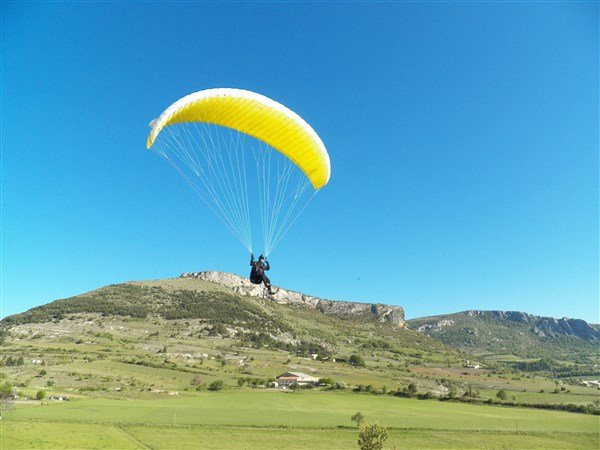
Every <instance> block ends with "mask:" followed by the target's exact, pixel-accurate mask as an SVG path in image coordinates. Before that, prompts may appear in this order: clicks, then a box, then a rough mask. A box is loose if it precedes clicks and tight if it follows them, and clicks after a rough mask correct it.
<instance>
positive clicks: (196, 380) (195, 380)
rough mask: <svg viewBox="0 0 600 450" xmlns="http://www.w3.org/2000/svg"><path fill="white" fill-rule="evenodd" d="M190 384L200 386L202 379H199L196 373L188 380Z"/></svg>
mask: <svg viewBox="0 0 600 450" xmlns="http://www.w3.org/2000/svg"><path fill="white" fill-rule="evenodd" d="M190 384H191V385H192V386H194V387H198V386H200V384H202V380H201V379H200V377H199V376H198V375H196V376H195V377H194V378H192V381H190Z"/></svg>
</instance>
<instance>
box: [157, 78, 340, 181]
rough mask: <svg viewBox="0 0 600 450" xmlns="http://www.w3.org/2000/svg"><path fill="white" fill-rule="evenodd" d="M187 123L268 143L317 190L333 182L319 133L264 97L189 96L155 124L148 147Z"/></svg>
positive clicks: (226, 92)
mask: <svg viewBox="0 0 600 450" xmlns="http://www.w3.org/2000/svg"><path fill="white" fill-rule="evenodd" d="M185 122H206V123H211V124H215V125H220V126H223V127H227V128H232V129H234V130H237V131H240V132H242V133H245V134H248V135H250V136H252V137H254V138H256V139H259V140H261V141H263V142H265V143H266V144H268V145H270V146H271V147H273V148H274V149H276V150H277V151H279V152H281V153H282V154H284V155H285V156H286V157H288V158H289V159H291V160H292V161H293V162H294V163H295V164H296V165H297V166H298V167H299V168H300V169H301V170H302V171H303V172H304V174H305V175H306V176H307V178H308V179H309V180H310V182H311V184H312V186H313V188H314V189H320V188H322V187H323V186H325V185H326V184H327V182H328V181H329V176H330V173H331V166H330V162H329V155H328V154H327V150H326V149H325V145H323V141H321V139H320V138H319V136H318V135H317V133H315V131H314V130H313V129H312V128H311V126H310V125H309V124H308V123H306V122H305V121H304V119H302V118H301V117H300V116H299V115H297V114H296V113H294V112H293V111H291V110H290V109H288V108H286V107H285V106H283V105H282V104H280V103H277V102H276V101H274V100H271V99H270V98H267V97H265V96H264V95H260V94H257V93H255V92H250V91H245V90H242V89H227V88H221V89H206V90H203V91H199V92H196V93H194V94H190V95H187V96H185V97H183V98H181V99H180V100H177V101H176V102H175V103H173V104H172V105H171V106H169V107H168V108H167V109H166V110H165V111H164V112H163V113H162V114H161V115H160V117H159V118H158V119H156V120H154V121H153V122H152V123H151V127H152V129H151V130H150V134H149V135H148V142H147V147H148V148H150V147H152V145H153V144H154V141H155V139H156V138H157V137H158V134H159V133H160V132H161V130H162V129H163V128H165V127H166V126H168V125H172V124H177V123H185Z"/></svg>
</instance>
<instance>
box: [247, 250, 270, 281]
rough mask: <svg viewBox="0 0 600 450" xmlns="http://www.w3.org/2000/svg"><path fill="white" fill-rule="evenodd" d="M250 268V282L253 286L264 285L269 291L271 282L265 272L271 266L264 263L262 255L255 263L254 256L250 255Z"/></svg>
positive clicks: (266, 262)
mask: <svg viewBox="0 0 600 450" xmlns="http://www.w3.org/2000/svg"><path fill="white" fill-rule="evenodd" d="M250 266H251V267H252V269H251V270H250V282H252V283H253V284H261V283H265V287H267V288H268V289H271V280H269V278H267V275H266V274H265V270H269V269H270V268H271V266H270V264H269V262H268V261H265V258H264V257H263V255H260V256H259V257H258V261H255V260H254V254H253V253H250Z"/></svg>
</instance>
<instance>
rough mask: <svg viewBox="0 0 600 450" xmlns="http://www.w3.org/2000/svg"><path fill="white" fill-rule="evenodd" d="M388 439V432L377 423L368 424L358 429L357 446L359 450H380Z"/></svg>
mask: <svg viewBox="0 0 600 450" xmlns="http://www.w3.org/2000/svg"><path fill="white" fill-rule="evenodd" d="M387 438H388V432H387V430H386V429H385V428H383V427H381V426H379V424H377V423H369V424H366V425H363V426H361V427H360V430H359V432H358V446H359V447H360V449H361V450H381V449H382V448H383V443H384V442H385V441H386V440H387Z"/></svg>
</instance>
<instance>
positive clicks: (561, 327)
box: [407, 311, 600, 370]
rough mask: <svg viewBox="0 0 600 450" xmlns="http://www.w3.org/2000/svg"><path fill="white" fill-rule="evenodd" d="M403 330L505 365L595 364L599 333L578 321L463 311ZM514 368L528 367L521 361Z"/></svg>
mask: <svg viewBox="0 0 600 450" xmlns="http://www.w3.org/2000/svg"><path fill="white" fill-rule="evenodd" d="M407 326H408V327H409V328H411V329H413V330H415V331H417V332H419V333H422V334H425V335H427V336H429V337H432V338H435V339H439V340H441V341H442V342H444V343H445V344H447V345H450V346H452V347H454V348H457V349H460V350H463V351H465V352H469V353H473V354H476V355H478V356H484V357H487V358H488V359H499V360H502V359H505V360H508V361H510V360H511V358H506V357H509V356H516V357H519V358H524V359H527V358H552V359H555V360H562V361H569V362H572V363H580V364H584V365H596V364H598V345H599V343H600V331H599V330H598V329H597V328H596V327H594V326H592V325H590V324H588V323H587V322H585V321H584V320H580V319H568V318H562V319H554V318H551V317H540V316H534V315H531V314H527V313H523V312H518V311H464V312H460V313H456V314H447V315H440V316H432V317H423V318H418V319H412V320H409V321H408V322H407ZM502 355H504V356H506V357H505V358H502V357H501V356H502ZM518 367H519V368H521V369H525V370H527V369H531V368H532V367H528V366H527V364H523V362H522V361H521V362H519V364H518ZM537 369H540V370H543V369H544V368H543V367H541V366H539V367H537ZM546 369H548V367H546Z"/></svg>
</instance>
